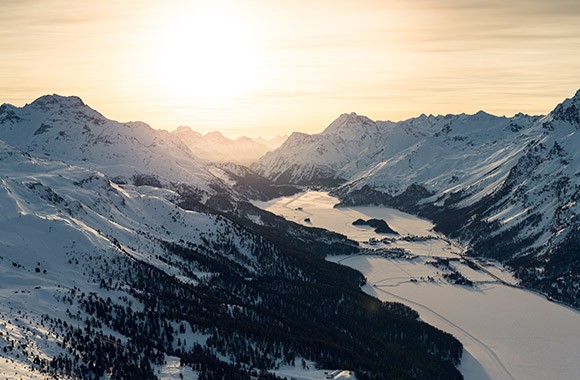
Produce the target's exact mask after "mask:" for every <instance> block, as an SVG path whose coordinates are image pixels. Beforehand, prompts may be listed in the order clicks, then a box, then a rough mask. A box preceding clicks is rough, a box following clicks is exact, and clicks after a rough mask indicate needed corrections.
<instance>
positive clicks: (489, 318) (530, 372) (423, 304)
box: [255, 191, 580, 380]
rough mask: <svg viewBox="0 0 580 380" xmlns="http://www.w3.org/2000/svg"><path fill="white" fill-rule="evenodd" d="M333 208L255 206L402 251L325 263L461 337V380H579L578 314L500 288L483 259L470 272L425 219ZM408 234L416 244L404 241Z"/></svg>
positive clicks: (305, 199)
mask: <svg viewBox="0 0 580 380" xmlns="http://www.w3.org/2000/svg"><path fill="white" fill-rule="evenodd" d="M336 203H338V199H336V198H334V197H332V196H330V195H329V194H328V193H325V192H317V191H308V192H304V193H300V194H297V195H295V196H292V197H283V198H277V199H274V200H272V201H269V202H255V204H256V205H257V206H259V207H261V208H263V209H266V210H268V211H271V212H273V213H276V214H278V215H282V216H284V217H285V218H287V219H289V220H292V221H295V222H298V223H301V224H304V225H311V226H316V227H322V228H326V229H328V230H332V231H336V232H339V233H342V234H344V235H346V236H348V237H349V238H351V239H353V240H357V241H359V242H361V245H362V246H363V247H367V248H371V249H383V250H384V249H390V248H404V249H405V250H406V251H408V252H409V253H410V254H408V255H406V256H405V257H395V256H393V257H391V258H389V256H382V257H381V256H378V255H351V256H333V257H329V258H328V260H330V261H334V262H338V263H340V264H343V265H348V266H350V267H352V268H355V269H357V270H359V271H360V272H362V273H363V274H364V275H365V276H366V278H367V285H366V286H365V287H364V288H363V290H364V291H365V292H367V293H369V294H371V295H373V296H375V297H377V298H379V299H381V300H384V301H398V302H402V303H405V304H407V305H409V306H410V307H412V308H414V309H415V310H417V311H418V312H419V313H420V315H421V319H422V320H424V321H426V322H427V323H429V324H431V325H433V326H436V327H438V328H440V329H442V330H444V331H447V332H449V333H451V334H453V335H454V336H455V337H456V338H457V339H459V340H460V341H461V342H462V343H463V345H464V347H465V352H464V356H463V359H462V364H461V366H460V368H459V369H460V370H461V372H462V373H463V375H464V376H465V378H466V379H469V380H471V379H474V380H480V379H493V380H495V379H527V380H535V379H537V380H544V379H576V378H578V376H579V374H580V360H578V359H579V358H580V312H578V311H576V310H572V309H569V308H567V307H564V306H561V305H559V304H556V303H553V302H550V301H548V300H546V298H545V297H543V296H541V295H538V294H536V293H533V292H530V291H526V290H523V289H520V288H517V287H512V286H507V285H505V284H503V283H501V282H499V281H498V280H497V278H501V279H502V280H503V281H505V282H506V283H511V284H515V280H514V279H513V277H512V276H511V274H510V273H509V272H508V271H506V270H505V269H504V268H502V267H501V265H499V264H497V263H493V262H487V261H481V262H478V263H477V264H478V265H479V266H480V267H481V268H483V270H482V269H480V268H478V267H475V268H474V266H473V265H470V263H468V262H466V261H465V260H463V259H462V258H461V257H460V256H459V254H460V253H462V251H463V248H462V247H461V246H460V245H459V244H457V243H456V242H454V241H451V240H448V239H446V238H445V237H444V236H442V235H439V234H437V233H435V232H433V231H432V228H433V224H432V223H431V222H429V221H427V220H424V219H421V218H418V217H416V216H413V215H409V214H405V213H403V212H400V211H397V210H394V209H390V208H386V207H349V208H334V207H333V206H334V205H335V204H336ZM359 218H362V219H365V220H366V219H370V218H376V219H383V220H384V221H386V222H387V223H388V225H389V226H390V227H391V228H392V229H394V230H395V231H397V232H398V233H399V235H398V236H397V235H388V234H377V233H376V232H375V231H374V230H373V229H372V228H370V227H366V226H353V225H352V222H353V221H355V220H356V219H359ZM408 235H413V236H415V237H421V238H419V239H408V238H405V237H406V236H408ZM385 237H387V238H389V239H388V240H384V238H385ZM369 239H372V241H370V242H369ZM381 240H382V241H383V242H381ZM453 272H457V273H460V274H461V275H462V276H463V277H464V278H466V279H468V280H469V281H471V282H473V283H474V286H463V285H455V284H452V283H451V282H450V281H448V279H447V278H446V274H449V273H453Z"/></svg>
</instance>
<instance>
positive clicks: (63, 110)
mask: <svg viewBox="0 0 580 380" xmlns="http://www.w3.org/2000/svg"><path fill="white" fill-rule="evenodd" d="M256 183H257V184H258V185H256ZM260 189H261V190H260ZM267 191H274V192H275V191H277V190H276V187H272V186H271V184H270V183H269V182H268V181H267V180H265V179H264V178H262V177H259V176H258V175H257V174H256V173H253V172H251V171H250V170H249V169H248V168H245V167H241V166H237V165H234V164H227V165H226V164H220V165H217V164H213V163H210V162H208V161H206V160H203V159H200V158H197V157H195V156H194V155H193V154H191V152H190V151H189V150H188V148H186V147H185V146H184V145H183V144H182V143H180V142H179V141H176V140H175V139H174V138H173V137H172V136H171V135H170V134H169V133H165V132H158V131H155V130H153V129H151V128H149V127H148V126H147V125H145V124H143V123H118V122H114V121H111V120H107V119H106V118H104V117H103V116H102V115H100V114H99V113H98V112H96V111H94V110H92V109H91V108H89V107H88V106H86V105H84V104H83V103H82V101H81V100H80V99H79V98H76V97H66V98H65V97H60V96H47V97H42V98H40V99H38V100H37V101H35V102H33V103H31V104H30V105H27V106H25V107H22V108H17V107H13V106H10V105H2V106H1V107H0V299H1V302H0V357H1V360H0V375H1V376H3V377H8V378H12V377H17V378H26V379H33V378H46V377H47V376H53V377H55V378H63V379H86V378H91V379H96V378H112V379H115V378H117V379H128V378H135V379H137V378H138V379H154V378H175V379H177V378H191V379H196V378H229V379H245V378H248V379H249V378H251V376H252V375H258V373H260V378H264V379H274V378H275V377H274V375H272V374H271V373H268V372H269V371H270V370H273V369H275V368H278V367H279V366H281V365H285V366H290V367H296V368H297V369H299V368H302V366H301V364H300V363H301V362H304V363H309V365H315V364H316V365H327V366H331V368H332V367H336V366H339V368H348V369H352V370H355V371H364V373H368V374H371V375H373V376H375V377H378V378H380V377H381V376H382V377H385V376H387V375H388V376H390V374H392V373H397V374H400V377H402V378H405V377H407V378H411V377H414V378H416V377H418V378H423V379H435V378H440V379H459V378H461V375H460V374H459V372H458V371H457V369H456V368H455V365H456V364H457V363H458V362H459V359H460V356H461V352H462V348H461V344H460V343H459V342H458V341H457V340H455V339H454V338H453V337H451V336H450V335H448V334H445V333H443V332H441V331H439V330H436V329H434V328H432V327H430V326H428V325H426V324H425V323H423V322H420V321H417V317H418V315H417V314H416V313H415V312H413V311H412V310H410V309H409V308H407V307H405V306H403V305H399V304H383V303H381V302H380V301H378V300H376V299H373V298H370V297H368V296H366V295H364V294H363V293H362V292H361V291H360V288H359V286H360V284H361V283H362V282H363V280H364V279H363V278H362V276H361V275H360V273H358V272H354V271H352V270H350V269H348V268H344V267H341V266H338V265H335V264H332V263H329V262H326V261H325V260H324V257H325V255H327V254H332V253H348V252H354V251H356V250H357V247H356V245H354V244H353V242H350V241H348V240H346V239H345V238H344V237H343V236H340V235H338V234H335V233H330V232H327V231H324V230H320V229H313V228H306V227H303V226H300V225H297V224H294V223H290V222H287V221H285V220H284V219H282V218H280V217H276V216H274V215H272V214H270V213H268V212H265V211H262V210H259V209H257V208H256V207H253V206H252V205H251V204H249V203H246V202H244V194H252V196H255V195H256V194H258V195H259V194H262V195H264V194H265V193H266V192H267ZM200 194H201V195H200ZM270 195H273V194H270ZM337 342H338V344H337ZM347 347H350V348H348V349H347ZM408 347H413V348H412V349H408ZM385 359H387V360H385ZM304 366H306V364H305V365H304ZM417 374H419V375H417ZM255 377H256V376H254V378H255Z"/></svg>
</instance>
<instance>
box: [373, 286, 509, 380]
mask: <svg viewBox="0 0 580 380" xmlns="http://www.w3.org/2000/svg"><path fill="white" fill-rule="evenodd" d="M384 287H385V286H381V285H373V288H374V289H375V290H377V291H379V292H382V293H385V294H387V295H388V296H390V297H391V298H394V299H396V300H399V301H400V302H402V303H404V304H406V305H407V306H411V307H413V308H414V309H415V310H417V311H419V312H420V314H421V315H422V316H423V317H424V316H425V315H426V314H429V315H430V317H431V318H428V319H429V323H430V324H434V322H433V320H434V319H437V320H439V322H440V323H437V324H436V325H437V327H439V328H441V329H443V330H444V331H447V332H448V333H450V334H451V335H453V336H455V337H456V338H457V339H459V341H461V342H462V343H463V345H464V346H465V345H466V343H467V342H468V341H469V342H471V343H472V344H471V345H470V348H472V349H473V348H474V346H477V348H478V349H479V351H480V352H481V353H483V354H485V355H486V356H487V358H488V359H489V361H490V362H491V363H493V365H494V367H495V368H496V371H495V372H494V373H493V374H489V375H491V376H492V377H491V378H493V379H494V380H495V379H500V377H498V376H501V379H510V380H515V377H514V376H513V375H512V374H511V373H510V371H509V370H508V369H507V368H506V366H505V365H504V364H503V363H502V361H501V360H500V358H499V356H498V355H497V354H496V352H495V351H494V350H493V349H492V348H491V347H489V346H488V345H487V344H485V342H483V341H482V340H480V339H478V338H477V337H475V336H474V335H472V334H470V333H469V332H468V331H467V330H465V329H463V328H461V327H460V326H458V325H457V324H455V323H453V322H452V321H450V320H449V319H447V318H445V317H444V316H443V315H441V314H439V313H438V312H436V311H435V310H433V309H431V308H430V307H428V306H425V305H423V304H420V303H418V302H415V301H412V300H410V299H408V298H405V297H401V296H399V295H397V294H395V293H392V292H389V291H388V290H385V289H384ZM443 325H444V326H443ZM470 351H472V352H471V354H472V356H474V357H479V358H480V360H481V355H473V354H474V353H473V350H470Z"/></svg>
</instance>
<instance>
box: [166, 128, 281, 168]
mask: <svg viewBox="0 0 580 380" xmlns="http://www.w3.org/2000/svg"><path fill="white" fill-rule="evenodd" d="M171 133H172V134H173V135H175V136H177V137H179V138H180V139H181V140H182V141H183V143H184V144H185V145H186V146H187V147H188V148H189V149H191V151H192V152H193V153H194V154H195V155H196V156H198V157H201V158H204V159H206V160H210V161H216V162H224V163H225V162H232V163H236V164H241V165H246V166H249V165H250V164H252V163H254V162H255V161H256V160H258V158H260V157H262V156H263V155H264V154H265V153H266V152H269V151H271V150H273V149H276V148H278V147H279V146H280V145H282V144H283V143H284V141H286V139H287V138H288V136H276V137H274V138H272V139H270V140H266V139H263V138H261V137H258V138H256V139H253V138H250V137H245V136H242V137H238V138H237V139H229V138H227V137H225V136H224V135H222V134H221V133H220V132H210V133H207V134H205V135H202V134H201V133H199V132H196V131H194V130H192V129H191V128H189V127H184V126H182V127H179V128H177V129H176V130H174V131H172V132H171Z"/></svg>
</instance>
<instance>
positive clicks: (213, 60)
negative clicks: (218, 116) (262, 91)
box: [153, 7, 260, 103]
mask: <svg viewBox="0 0 580 380" xmlns="http://www.w3.org/2000/svg"><path fill="white" fill-rule="evenodd" d="M155 41H156V43H155V45H156V46H155V49H154V50H155V57H154V60H153V64H154V76H155V79H156V80H157V82H158V85H159V86H160V87H161V88H162V90H163V91H164V92H168V93H170V94H171V95H172V96H174V97H180V98H183V99H190V100H194V101H196V102H198V103H200V102H202V103H203V102H207V103H212V102H216V101H220V100H223V99H224V98H232V97H237V96H241V95H243V94H244V93H246V92H248V91H250V90H251V89H252V88H254V87H256V86H257V84H258V81H259V73H260V70H259V69H258V66H259V54H258V50H257V48H256V46H255V43H254V42H255V41H254V40H253V39H252V37H251V33H250V30H249V28H248V25H247V24H244V20H243V19H242V18H241V17H239V15H235V14H232V13H228V12H226V11H224V10H223V9H220V8H207V7H206V8H203V9H198V8H193V9H188V10H185V11H184V14H180V15H175V16H174V17H171V18H170V19H168V20H167V22H166V24H165V25H164V26H163V27H162V30H159V31H157V32H156V36H155Z"/></svg>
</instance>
